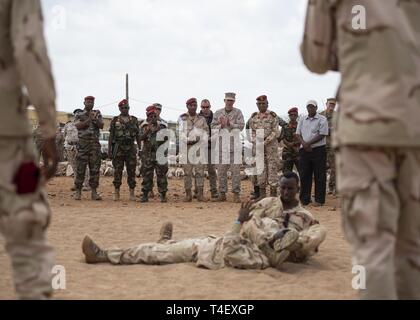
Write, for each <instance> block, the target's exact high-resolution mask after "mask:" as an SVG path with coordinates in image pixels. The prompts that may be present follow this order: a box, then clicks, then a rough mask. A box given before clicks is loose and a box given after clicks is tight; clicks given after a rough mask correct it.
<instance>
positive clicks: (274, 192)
mask: <svg viewBox="0 0 420 320" xmlns="http://www.w3.org/2000/svg"><path fill="white" fill-rule="evenodd" d="M270 197H273V198H276V197H277V188H276V187H270Z"/></svg>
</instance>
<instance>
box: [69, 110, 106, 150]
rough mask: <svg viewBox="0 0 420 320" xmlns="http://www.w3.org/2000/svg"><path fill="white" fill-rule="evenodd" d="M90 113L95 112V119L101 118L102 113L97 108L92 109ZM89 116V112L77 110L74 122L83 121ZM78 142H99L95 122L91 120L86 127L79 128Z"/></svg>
mask: <svg viewBox="0 0 420 320" xmlns="http://www.w3.org/2000/svg"><path fill="white" fill-rule="evenodd" d="M90 113H93V114H96V117H97V119H99V120H102V115H101V112H100V111H99V110H92V111H91V112H90ZM88 118H89V114H88V113H87V112H86V111H83V112H79V113H78V114H77V115H76V118H75V124H77V123H79V122H84V121H86V120H87V119H88ZM78 132H79V143H82V142H97V143H99V133H100V130H99V127H98V125H97V124H96V123H94V122H93V121H91V123H90V125H89V127H88V128H85V129H79V130H78Z"/></svg>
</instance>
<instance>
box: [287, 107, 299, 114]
mask: <svg viewBox="0 0 420 320" xmlns="http://www.w3.org/2000/svg"><path fill="white" fill-rule="evenodd" d="M291 113H297V114H299V109H298V108H296V107H295V108H292V109H290V110H289V114H291Z"/></svg>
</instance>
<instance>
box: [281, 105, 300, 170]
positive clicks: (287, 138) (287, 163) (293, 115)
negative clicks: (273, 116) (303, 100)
mask: <svg viewBox="0 0 420 320" xmlns="http://www.w3.org/2000/svg"><path fill="white" fill-rule="evenodd" d="M298 117H299V110H298V108H292V109H290V110H289V118H290V122H289V123H288V124H287V126H285V127H283V129H282V131H281V136H280V140H281V141H283V144H284V148H283V152H282V159H283V173H286V172H288V171H293V167H296V170H298V171H299V147H300V141H299V139H298V138H297V137H296V135H295V133H296V129H297V126H298V123H297V119H298Z"/></svg>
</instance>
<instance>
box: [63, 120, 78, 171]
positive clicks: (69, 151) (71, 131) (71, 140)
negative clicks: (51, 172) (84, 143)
mask: <svg viewBox="0 0 420 320" xmlns="http://www.w3.org/2000/svg"><path fill="white" fill-rule="evenodd" d="M78 143H79V133H78V131H77V128H76V126H75V125H74V122H73V121H70V122H68V123H67V124H66V125H65V126H64V149H65V150H66V157H67V161H68V162H69V164H70V166H71V167H72V169H73V172H76V156H77V144H78Z"/></svg>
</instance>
